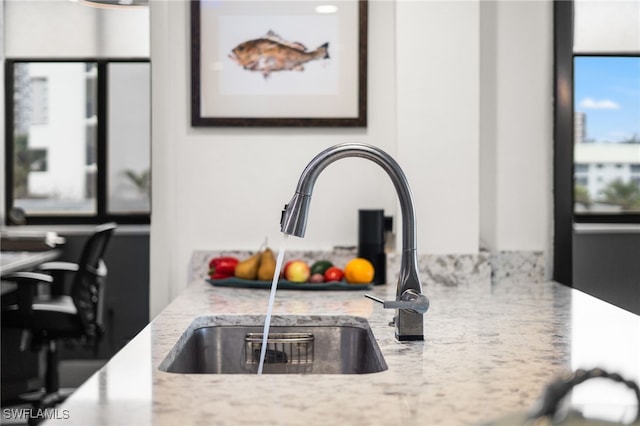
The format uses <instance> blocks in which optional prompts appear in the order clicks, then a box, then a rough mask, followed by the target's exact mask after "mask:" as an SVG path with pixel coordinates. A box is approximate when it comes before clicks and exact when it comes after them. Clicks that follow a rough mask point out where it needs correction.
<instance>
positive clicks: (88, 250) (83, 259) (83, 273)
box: [71, 222, 117, 338]
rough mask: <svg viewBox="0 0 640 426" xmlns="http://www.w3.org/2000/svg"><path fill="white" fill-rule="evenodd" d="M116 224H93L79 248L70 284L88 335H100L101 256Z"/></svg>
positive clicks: (104, 271) (103, 275)
mask: <svg viewBox="0 0 640 426" xmlns="http://www.w3.org/2000/svg"><path fill="white" fill-rule="evenodd" d="M116 227H117V224H116V223H113V222H110V223H105V224H102V225H100V226H97V227H96V229H95V231H94V233H93V235H91V236H90V237H89V239H88V240H87V242H86V243H85V245H84V247H83V249H82V253H81V254H80V260H79V261H78V268H79V269H78V272H77V273H76V274H75V276H74V278H73V282H72V285H71V297H72V299H73V303H74V304H75V306H76V310H77V311H78V316H79V317H80V321H81V323H82V325H83V327H84V329H85V332H86V334H87V336H88V337H90V338H92V337H99V336H100V334H101V332H102V305H103V304H104V297H103V293H104V285H105V282H106V277H107V267H106V265H105V263H104V261H103V259H102V258H103V256H104V252H105V251H106V249H107V245H108V244H109V241H110V239H111V236H112V235H113V232H114V231H115V229H116Z"/></svg>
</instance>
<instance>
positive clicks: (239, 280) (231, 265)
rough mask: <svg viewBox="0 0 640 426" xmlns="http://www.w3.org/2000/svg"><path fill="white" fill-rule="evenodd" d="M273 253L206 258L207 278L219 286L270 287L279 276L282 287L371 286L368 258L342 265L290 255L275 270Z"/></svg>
mask: <svg viewBox="0 0 640 426" xmlns="http://www.w3.org/2000/svg"><path fill="white" fill-rule="evenodd" d="M276 263H277V262H276V256H275V254H274V253H273V251H272V250H271V249H270V248H268V247H267V248H265V249H264V250H260V251H258V252H256V253H254V254H253V255H251V256H249V257H248V258H246V259H238V258H236V257H233V256H222V257H214V258H212V259H211V260H209V265H208V266H209V270H208V275H209V278H208V279H207V282H209V283H210V284H211V285H214V286H219V287H239V288H264V289H269V288H271V285H272V282H273V279H274V277H276V276H277V277H278V289H283V290H359V289H368V288H371V287H372V286H373V277H374V275H375V270H374V267H373V265H372V264H371V262H370V261H368V260H367V259H364V258H361V257H355V258H353V259H351V260H349V261H348V262H347V263H346V264H345V265H344V266H343V267H342V266H339V265H334V264H333V262H332V261H330V260H328V259H323V260H317V261H314V262H313V263H312V264H309V263H308V262H306V261H305V260H303V259H290V260H288V261H287V262H284V266H283V267H282V269H281V270H280V271H277V272H276V269H277V264H276Z"/></svg>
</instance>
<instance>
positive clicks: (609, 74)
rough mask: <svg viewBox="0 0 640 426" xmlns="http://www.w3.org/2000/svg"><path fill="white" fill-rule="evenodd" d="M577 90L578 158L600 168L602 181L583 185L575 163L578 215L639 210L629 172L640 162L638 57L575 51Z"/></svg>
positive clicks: (639, 197)
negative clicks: (580, 127) (580, 128)
mask: <svg viewBox="0 0 640 426" xmlns="http://www.w3.org/2000/svg"><path fill="white" fill-rule="evenodd" d="M573 93H574V96H573V105H574V110H575V111H577V114H575V116H576V117H580V123H581V125H582V126H583V127H582V132H581V133H580V134H579V137H578V135H575V134H574V161H575V162H576V163H577V162H579V163H580V164H581V165H591V164H595V166H596V168H597V169H598V171H597V173H598V175H597V182H598V183H597V184H593V185H590V186H586V187H584V186H582V185H580V182H579V179H578V178H579V177H581V176H578V167H577V166H576V167H575V172H576V175H575V177H574V179H575V186H574V211H575V213H576V214H577V216H582V217H581V219H582V220H589V214H598V215H603V214H611V215H618V216H621V218H622V217H624V216H625V215H627V214H633V213H640V185H638V183H637V181H634V180H633V179H631V174H630V173H629V170H630V168H631V166H632V164H633V163H637V162H638V161H639V160H640V119H639V117H640V56H632V55H628V56H620V55H609V54H607V55H598V54H595V53H594V54H589V55H582V54H581V55H579V56H578V55H574V58H573ZM577 126H578V123H577V122H576V123H574V128H575V127H577ZM604 159H606V160H607V162H606V163H600V162H599V161H603V160H604ZM593 173H596V171H593ZM585 190H586V194H585ZM585 197H586V201H587V202H586V204H585ZM585 206H586V208H585Z"/></svg>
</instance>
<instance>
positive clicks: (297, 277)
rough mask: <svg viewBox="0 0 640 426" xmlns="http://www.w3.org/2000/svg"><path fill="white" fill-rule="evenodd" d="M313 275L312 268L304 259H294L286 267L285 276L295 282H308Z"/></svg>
mask: <svg viewBox="0 0 640 426" xmlns="http://www.w3.org/2000/svg"><path fill="white" fill-rule="evenodd" d="M310 276H311V268H309V265H307V263H306V262H305V261H303V260H292V261H291V262H289V263H287V265H286V266H285V268H284V278H285V279H286V280H289V281H292V282H294V283H304V282H307V280H308V279H309V277H310Z"/></svg>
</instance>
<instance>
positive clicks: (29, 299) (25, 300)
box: [2, 272, 53, 316]
mask: <svg viewBox="0 0 640 426" xmlns="http://www.w3.org/2000/svg"><path fill="white" fill-rule="evenodd" d="M2 279H3V280H6V281H10V282H14V283H16V284H17V288H16V291H17V295H18V298H17V302H18V310H19V311H20V312H22V314H23V315H25V316H28V315H30V314H31V311H32V306H31V305H33V299H34V296H35V294H36V286H37V285H39V284H49V285H51V284H53V277H52V276H50V275H47V274H41V273H38V272H14V273H12V274H8V275H5V276H4V277H2Z"/></svg>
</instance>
